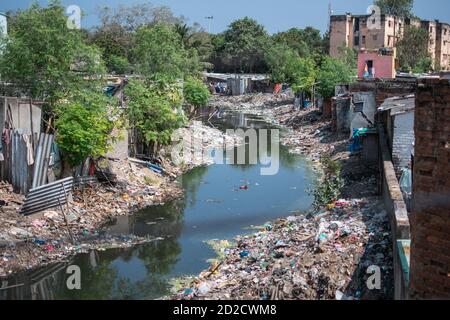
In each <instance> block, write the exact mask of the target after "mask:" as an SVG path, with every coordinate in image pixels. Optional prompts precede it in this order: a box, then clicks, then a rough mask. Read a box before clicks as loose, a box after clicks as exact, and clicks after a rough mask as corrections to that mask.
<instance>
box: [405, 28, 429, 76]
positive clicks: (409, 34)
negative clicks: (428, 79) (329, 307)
mask: <svg viewBox="0 0 450 320" xmlns="http://www.w3.org/2000/svg"><path fill="white" fill-rule="evenodd" d="M428 41H429V36H428V32H427V31H426V30H424V29H422V28H416V27H414V26H409V27H406V28H405V31H404V34H403V38H402V39H401V40H400V41H399V42H398V43H397V50H398V61H399V66H400V69H401V70H402V71H405V72H416V73H420V72H429V71H430V70H431V69H432V59H431V56H430V53H429V51H428Z"/></svg>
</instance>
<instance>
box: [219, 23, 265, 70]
mask: <svg viewBox="0 0 450 320" xmlns="http://www.w3.org/2000/svg"><path fill="white" fill-rule="evenodd" d="M268 40H269V36H268V34H267V32H266V30H265V29H264V27H263V26H262V25H260V24H258V22H257V21H256V20H254V19H251V18H248V17H245V18H243V19H240V20H236V21H234V22H233V23H231V25H230V26H229V27H228V29H227V30H226V31H225V33H224V51H223V52H224V58H223V59H224V61H225V62H226V63H227V64H229V65H230V66H232V68H233V69H234V71H235V72H250V73H251V72H254V71H255V69H256V67H261V66H262V65H264V52H265V50H266V46H267V42H268Z"/></svg>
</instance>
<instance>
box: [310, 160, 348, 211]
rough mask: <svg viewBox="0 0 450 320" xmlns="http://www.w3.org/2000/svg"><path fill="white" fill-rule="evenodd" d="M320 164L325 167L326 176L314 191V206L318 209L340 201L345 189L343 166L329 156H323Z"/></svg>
mask: <svg viewBox="0 0 450 320" xmlns="http://www.w3.org/2000/svg"><path fill="white" fill-rule="evenodd" d="M320 162H321V164H322V166H323V171H324V176H323V179H322V180H321V181H320V183H319V184H318V185H317V186H316V189H315V190H314V206H315V207H316V208H317V207H320V206H322V205H325V204H329V203H331V202H333V201H336V200H338V198H339V196H340V195H341V189H342V188H343V187H344V181H343V179H342V178H341V170H342V166H341V164H340V163H339V162H337V161H334V160H332V159H331V158H330V157H329V156H323V157H322V158H321V159H320Z"/></svg>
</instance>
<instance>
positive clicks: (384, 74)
mask: <svg viewBox="0 0 450 320" xmlns="http://www.w3.org/2000/svg"><path fill="white" fill-rule="evenodd" d="M367 61H373V66H374V68H375V77H376V78H387V79H392V78H395V57H394V56H383V55H380V54H378V53H374V52H360V53H359V54H358V78H363V76H364V70H365V67H366V64H367Z"/></svg>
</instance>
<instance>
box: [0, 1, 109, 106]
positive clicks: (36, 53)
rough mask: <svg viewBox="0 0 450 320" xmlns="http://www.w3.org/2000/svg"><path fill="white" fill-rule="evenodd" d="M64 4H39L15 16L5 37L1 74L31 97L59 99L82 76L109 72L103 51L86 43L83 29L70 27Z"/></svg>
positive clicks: (0, 60)
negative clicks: (102, 56) (42, 5)
mask: <svg viewBox="0 0 450 320" xmlns="http://www.w3.org/2000/svg"><path fill="white" fill-rule="evenodd" d="M66 22H67V17H66V16H65V15H64V7H62V6H61V5H60V3H59V2H58V1H52V2H51V3H50V4H49V5H48V7H45V8H43V7H40V6H39V5H38V4H37V3H34V4H32V5H31V6H30V8H29V9H27V10H24V11H20V12H19V13H17V14H16V15H15V16H14V18H13V19H12V23H11V24H10V28H9V34H8V37H6V38H4V39H2V42H3V43H2V47H3V49H2V54H1V55H0V74H1V77H2V79H3V80H4V81H8V82H10V83H12V84H13V85H14V86H15V87H17V88H19V90H20V91H21V92H22V93H23V94H26V95H28V96H30V97H33V98H47V99H53V100H55V99H56V98H58V97H61V96H63V95H64V94H65V93H66V92H68V91H69V90H71V89H72V88H74V87H75V86H77V85H81V84H82V83H83V78H82V77H81V76H80V75H83V76H86V75H98V74H102V73H104V71H105V68H104V63H103V61H102V59H101V52H100V50H99V49H98V48H97V47H95V46H92V45H88V44H86V42H85V41H84V38H83V33H82V32H81V31H80V30H71V29H68V28H67V26H66Z"/></svg>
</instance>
